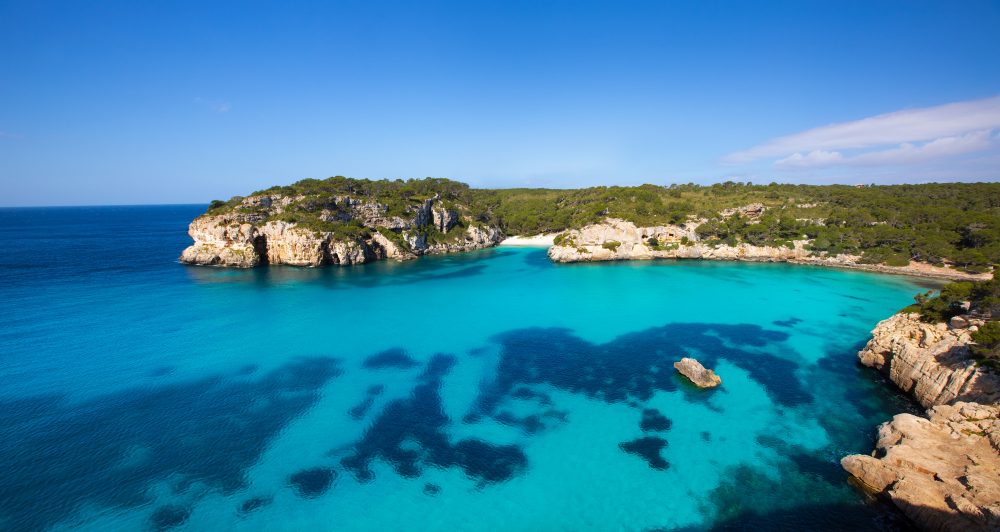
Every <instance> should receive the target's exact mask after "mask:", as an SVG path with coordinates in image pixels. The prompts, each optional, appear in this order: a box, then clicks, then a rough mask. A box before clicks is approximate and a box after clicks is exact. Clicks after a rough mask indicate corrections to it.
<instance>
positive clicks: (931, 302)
mask: <svg viewBox="0 0 1000 532" xmlns="http://www.w3.org/2000/svg"><path fill="white" fill-rule="evenodd" d="M976 284H983V283H975V284H973V283H948V284H946V285H944V286H943V287H942V288H941V292H940V293H939V294H938V295H937V296H933V297H932V296H931V294H932V293H933V291H931V290H928V291H927V292H926V293H924V294H917V295H916V296H914V297H913V299H914V300H915V301H916V303H915V304H913V305H910V306H908V307H906V308H904V309H903V310H901V311H900V312H916V313H919V314H920V316H921V321H925V322H927V323H940V322H945V321H948V320H950V319H951V318H952V317H953V316H958V315H959V314H962V313H963V312H965V309H964V307H962V303H963V302H965V301H973V300H975V299H976V298H975V297H974V296H973V291H974V289H975V288H976Z"/></svg>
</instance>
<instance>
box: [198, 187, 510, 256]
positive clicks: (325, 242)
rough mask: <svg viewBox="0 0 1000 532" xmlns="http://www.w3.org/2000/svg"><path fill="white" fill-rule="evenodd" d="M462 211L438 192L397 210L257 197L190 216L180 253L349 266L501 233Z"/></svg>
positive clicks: (473, 244)
mask: <svg viewBox="0 0 1000 532" xmlns="http://www.w3.org/2000/svg"><path fill="white" fill-rule="evenodd" d="M305 209H308V212H309V213H310V214H311V216H310V218H309V219H310V221H309V223H306V222H296V218H295V216H294V213H295V212H305ZM461 210H462V209H461V206H457V205H450V206H445V205H443V204H442V202H441V201H440V200H439V199H438V198H437V197H434V198H429V199H427V200H426V201H423V202H422V203H418V204H416V205H411V206H408V207H407V209H406V211H405V212H402V213H395V214H393V213H391V212H390V209H389V207H388V206H387V205H382V204H379V203H377V202H372V201H363V200H360V199H358V198H352V197H350V196H329V197H325V198H315V197H309V198H307V197H305V196H299V197H285V196H282V195H280V194H275V195H264V196H252V197H249V198H244V199H242V201H241V202H240V203H239V205H237V206H236V207H235V208H233V209H232V210H231V211H229V212H224V213H222V214H218V215H215V216H208V215H206V216H201V217H199V218H197V219H196V220H194V221H193V222H191V224H190V225H189V226H188V234H189V235H191V238H193V239H194V244H192V245H191V246H190V247H188V248H187V249H185V250H184V252H183V253H182V254H181V257H180V260H181V262H185V263H189V264H204V265H216V266H228V267H236V268H251V267H254V266H258V265H262V264H287V265H291V266H324V265H330V264H337V265H341V266H349V265H352V264H361V263H365V262H370V261H373V260H378V259H385V258H391V259H396V260H408V259H412V258H415V257H417V256H419V255H428V254H434V253H448V252H455V251H469V250H473V249H482V248H486V247H490V246H494V245H496V244H497V243H498V242H500V241H501V240H502V239H503V233H502V231H501V230H500V228H498V227H496V226H494V225H489V224H482V223H477V222H474V221H473V220H472V219H471V218H469V217H467V216H463V215H462V212H461ZM283 214H285V215H286V216H284V217H283V216H281V215H283Z"/></svg>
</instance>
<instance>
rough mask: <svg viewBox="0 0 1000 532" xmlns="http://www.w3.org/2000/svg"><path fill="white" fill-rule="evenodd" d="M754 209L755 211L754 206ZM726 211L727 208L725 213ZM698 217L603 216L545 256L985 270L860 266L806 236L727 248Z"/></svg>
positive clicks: (914, 267)
mask: <svg viewBox="0 0 1000 532" xmlns="http://www.w3.org/2000/svg"><path fill="white" fill-rule="evenodd" d="M754 209H758V210H754ZM760 209H763V207H762V206H760V205H748V206H746V207H742V208H741V209H738V210H739V211H740V212H742V213H744V215H745V216H747V217H751V218H752V216H753V215H755V214H756V215H758V216H759V214H760V212H763V211H762V210H760ZM727 212H728V211H727ZM701 222H704V220H694V221H691V222H689V223H685V224H680V225H663V226H656V227H637V226H636V225H635V224H633V223H632V222H626V221H624V220H619V219H615V218H608V219H606V220H605V221H604V222H602V223H598V224H592V225H588V226H586V227H584V228H583V229H574V230H570V231H566V232H564V233H562V234H561V235H559V236H558V237H556V240H555V245H554V246H552V247H551V248H549V259H551V260H552V261H555V262H590V261H605V260H648V259H705V260H742V261H752V262H791V263H795V264H807V265H811V266H824V267H834V268H849V269H858V270H866V271H871V272H878V273H893V274H902V275H912V276H917V277H932V278H937V279H950V280H953V281H984V280H988V279H990V274H988V273H986V274H980V275H975V274H968V273H964V272H959V271H956V270H953V269H950V268H937V267H932V266H930V265H928V264H923V263H916V262H914V263H911V264H910V265H909V266H899V267H894V266H883V265H879V264H862V263H861V262H859V260H860V259H861V257H859V256H856V255H848V254H840V255H837V256H830V255H828V254H825V253H823V254H817V253H813V252H811V251H809V250H807V249H806V247H805V246H806V244H807V243H808V241H807V240H796V241H793V242H791V244H790V245H791V246H792V247H787V246H755V245H752V244H748V243H746V242H742V243H739V244H737V245H736V246H728V245H726V244H724V243H721V242H720V241H718V240H712V241H705V240H700V239H699V237H698V234H697V233H696V232H695V229H696V228H697V227H698V225H699V223H701Z"/></svg>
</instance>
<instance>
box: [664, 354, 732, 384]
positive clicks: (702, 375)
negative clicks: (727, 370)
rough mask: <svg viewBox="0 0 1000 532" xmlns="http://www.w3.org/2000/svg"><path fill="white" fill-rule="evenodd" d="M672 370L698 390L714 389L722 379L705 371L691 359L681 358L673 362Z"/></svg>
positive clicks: (703, 367) (711, 372)
mask: <svg viewBox="0 0 1000 532" xmlns="http://www.w3.org/2000/svg"><path fill="white" fill-rule="evenodd" d="M674 369H676V370H677V371H678V372H680V374H681V375H684V376H685V377H687V378H688V379H690V380H691V382H693V383H694V384H695V385H696V386H698V387H699V388H714V387H716V386H718V385H720V384H722V379H721V378H720V377H719V376H718V375H716V374H715V372H714V371H712V370H710V369H705V366H702V365H701V362H698V361H697V360H695V359H693V358H687V357H685V358H682V359H681V361H680V362H674Z"/></svg>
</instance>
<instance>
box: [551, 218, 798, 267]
mask: <svg viewBox="0 0 1000 532" xmlns="http://www.w3.org/2000/svg"><path fill="white" fill-rule="evenodd" d="M652 238H655V239H656V241H657V243H658V245H659V247H661V248H662V247H667V248H670V249H657V248H656V247H654V246H652V245H651V243H650V239H652ZM683 238H687V240H688V242H689V245H683V244H681V243H680V242H681V241H682V239H683ZM614 243H617V244H618V245H617V246H615V245H614ZM803 244H804V242H796V243H795V248H794V249H792V248H787V247H769V246H753V245H750V244H746V243H742V244H739V245H737V246H736V247H730V246H726V245H718V246H715V247H712V246H709V245H708V244H706V243H704V242H700V241H698V235H697V234H696V233H695V231H694V226H693V224H692V225H690V226H689V225H664V226H656V227H636V225H635V224H633V223H632V222H626V221H623V220H618V219H613V218H609V219H608V220H606V221H605V222H603V223H600V224H593V225H589V226H587V227H584V228H583V229H580V230H572V231H567V232H566V233H564V236H563V239H562V241H561V242H560V245H557V246H552V247H551V248H549V259H551V260H553V261H555V262H588V261H602V260H647V259H661V258H662V259H670V258H677V259H714V260H746V261H764V262H784V261H788V260H791V259H800V258H804V257H805V256H806V255H808V254H809V252H808V251H806V250H805V248H804V247H803Z"/></svg>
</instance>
